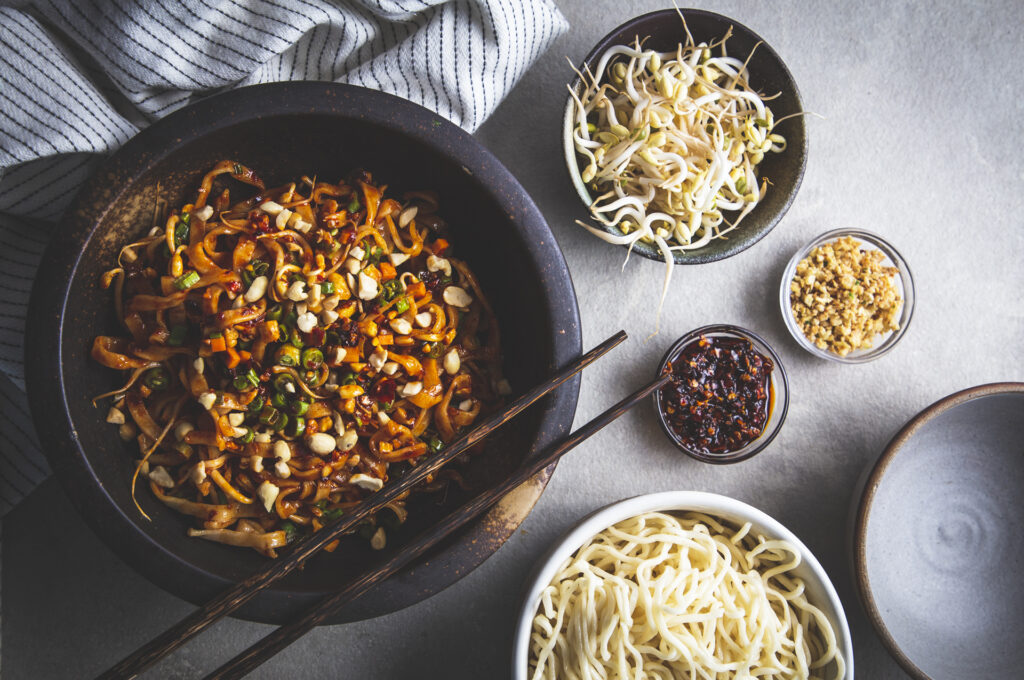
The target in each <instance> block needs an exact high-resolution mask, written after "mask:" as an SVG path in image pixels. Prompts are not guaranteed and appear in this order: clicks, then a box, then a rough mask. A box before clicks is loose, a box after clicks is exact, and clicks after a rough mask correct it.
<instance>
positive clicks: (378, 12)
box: [0, 0, 567, 516]
mask: <svg viewBox="0 0 1024 680" xmlns="http://www.w3.org/2000/svg"><path fill="white" fill-rule="evenodd" d="M0 4H11V3H3V2H2V0H0ZM13 4H14V6H5V7H0V516H3V514H4V513H6V512H7V510H9V509H10V508H11V507H12V506H13V505H14V504H16V503H17V502H18V501H19V500H20V499H21V498H22V497H24V496H25V495H26V494H27V493H28V492H29V491H31V490H32V489H33V488H34V487H35V486H36V485H37V484H38V483H39V482H40V481H42V480H43V479H45V478H46V476H47V475H48V474H49V471H48V469H47V466H46V462H45V460H44V459H43V457H42V455H41V454H40V452H39V446H38V444H37V442H36V438H35V435H34V432H33V429H32V425H31V421H30V419H29V416H28V408H27V404H26V401H25V395H24V392H23V390H24V366H23V363H22V362H23V358H22V357H23V336H24V330H25V314H26V312H27V309H28V297H29V290H30V288H31V285H32V279H33V277H34V275H35V271H36V268H37V267H38V264H39V259H40V257H41V255H42V252H43V249H44V248H45V246H46V243H47V241H48V240H49V238H50V237H51V236H54V235H56V234H58V233H59V228H58V227H56V226H55V225H54V223H53V220H56V219H57V218H58V217H59V216H60V215H61V213H62V212H63V210H64V209H65V207H66V206H67V204H68V202H69V200H70V198H71V197H72V196H73V195H74V193H75V190H76V189H77V187H78V186H79V185H80V184H81V183H82V182H83V181H84V180H85V178H86V177H87V176H88V175H89V173H90V171H91V170H92V168H93V167H94V165H95V162H96V160H97V159H98V158H99V156H101V155H103V154H108V153H110V152H111V151H113V150H114V149H116V148H117V147H119V146H120V145H122V144H124V143H125V142H126V141H127V140H128V139H129V138H130V137H131V136H132V135H134V134H135V133H136V132H138V131H139V130H140V129H141V128H143V127H145V126H146V125H148V124H149V123H150V122H152V121H154V120H156V119H158V118H160V117H162V116H165V115H167V114H168V113H170V112H171V111H174V110H175V109H178V108H180V107H182V106H184V105H186V104H188V103H189V102H190V101H194V100H195V99H197V98H200V97H203V96H205V95H208V94H211V93H215V92H219V91H222V90H225V89H230V88H234V87H241V86H244V85H253V84H256V83H266V82H272V81H280V80H327V81H336V82H343V83H351V84H354V85H362V86H364V87H370V88H374V89H377V90H383V91H385V92H389V93H391V94H395V95H398V96H401V97H405V98H406V99H409V100H412V101H414V102H416V103H418V104H421V105H423V106H425V107H427V108H430V109H432V110H434V111H435V112H437V113H438V114H440V115H442V116H444V117H446V118H448V119H449V120H451V121H452V122H454V123H456V124H458V125H460V126H462V127H463V128H465V129H466V130H468V131H470V132H472V131H474V130H475V129H476V128H477V127H479V126H480V124H481V123H483V122H484V120H486V119H487V117H488V116H489V115H490V114H491V113H492V112H493V111H494V109H495V108H496V107H497V106H498V104H499V103H500V102H501V101H502V99H503V98H504V97H505V95H506V94H508V92H509V90H511V89H512V87H513V86H515V84H516V82H517V81H518V80H519V78H520V77H521V76H522V75H523V73H524V72H525V71H526V69H527V68H529V66H530V65H531V64H532V63H533V61H534V60H535V59H536V58H537V57H538V56H539V55H540V54H541V53H542V52H544V51H545V50H546V49H547V48H548V47H549V46H550V45H551V43H552V42H553V41H554V39H555V38H556V37H558V36H559V35H560V34H561V33H562V32H564V31H565V29H566V28H567V24H566V21H565V19H564V17H563V16H562V14H561V13H560V12H559V11H558V9H557V8H556V7H555V5H554V4H553V3H552V2H551V0H150V1H147V0H39V1H33V2H21V3H13Z"/></svg>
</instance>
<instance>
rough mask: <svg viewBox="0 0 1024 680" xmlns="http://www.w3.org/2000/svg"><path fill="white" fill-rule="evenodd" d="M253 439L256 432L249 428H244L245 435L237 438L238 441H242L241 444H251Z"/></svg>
mask: <svg viewBox="0 0 1024 680" xmlns="http://www.w3.org/2000/svg"><path fill="white" fill-rule="evenodd" d="M255 438H256V431H255V430H254V429H252V428H251V427H247V428H245V434H243V435H242V436H241V437H239V439H241V440H242V443H243V444H248V443H250V442H252V440H253V439H255Z"/></svg>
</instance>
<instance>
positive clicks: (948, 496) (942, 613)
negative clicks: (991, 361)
mask: <svg viewBox="0 0 1024 680" xmlns="http://www.w3.org/2000/svg"><path fill="white" fill-rule="evenodd" d="M1022 490H1024V383H997V384H992V385H982V386H980V387H975V388H972V389H969V390H964V391H962V392H957V393H956V394H953V395H951V396H949V397H946V398H945V399H942V400H940V401H938V402H936V403H935V404H933V405H932V406H930V407H928V408H927V409H925V410H924V411H922V412H921V413H920V414H918V415H917V416H916V417H915V418H914V419H913V420H911V421H910V422H909V423H908V424H907V425H906V426H905V427H904V428H903V429H902V430H901V431H900V432H899V433H898V434H897V435H896V436H895V437H894V438H893V440H892V441H891V442H890V443H889V445H888V446H887V447H886V449H885V451H884V452H883V453H882V455H881V457H880V458H879V459H878V462H877V463H876V464H875V467H874V469H873V470H872V471H871V475H870V477H869V478H868V480H867V484H866V486H865V489H864V493H863V496H862V498H861V502H860V508H859V511H858V513H857V518H856V526H855V533H854V561H855V564H854V567H855V572H856V577H857V585H858V588H859V591H860V596H861V602H862V603H863V605H864V608H865V610H866V612H867V614H868V617H869V618H870V619H871V622H872V623H873V624H874V626H875V628H876V629H877V631H878V633H879V635H880V636H881V638H882V642H883V643H884V644H885V646H886V647H887V648H888V649H889V652H890V653H891V654H892V655H893V657H894V658H895V659H896V661H897V662H899V664H900V665H901V666H902V667H903V668H904V670H906V671H907V672H908V673H909V674H910V675H911V676H913V677H915V678H919V679H930V680H954V679H955V680H961V679H963V678H971V679H972V680H985V679H993V680H995V679H997V678H998V679H999V680H1004V679H1005V678H1019V677H1021V669H1022V668H1024V646H1022V645H1021V644H1020V642H1019V641H1020V638H1021V637H1022V636H1024V616H1022V614H1021V612H1022V611H1024V581H1022V580H1021V578H1020V574H1021V565H1022V564H1024V496H1022V493H1021V492H1022Z"/></svg>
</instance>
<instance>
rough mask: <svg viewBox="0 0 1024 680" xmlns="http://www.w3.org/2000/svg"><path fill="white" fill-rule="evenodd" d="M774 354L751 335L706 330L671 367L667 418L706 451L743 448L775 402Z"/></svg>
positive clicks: (689, 443)
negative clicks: (758, 346)
mask: <svg viewBox="0 0 1024 680" xmlns="http://www.w3.org/2000/svg"><path fill="white" fill-rule="evenodd" d="M773 369H774V365H773V364H772V360H771V359H770V358H768V357H766V356H764V355H763V354H761V353H760V352H758V351H757V350H756V349H754V347H753V346H752V345H751V343H750V341H749V340H747V339H746V338H734V337H715V336H710V337H709V336H701V337H700V338H698V339H697V340H694V341H693V342H691V343H690V344H688V345H686V346H685V347H684V348H683V349H682V350H681V351H680V352H679V354H678V355H677V356H676V357H675V358H673V359H672V360H671V361H670V362H669V363H668V365H667V366H666V368H665V370H666V371H667V372H670V373H672V378H671V380H670V381H669V382H668V384H667V385H665V387H663V388H662V391H661V403H662V409H663V412H664V415H665V420H666V422H667V423H668V425H669V427H670V428H671V429H672V431H673V432H675V434H676V436H677V437H678V438H679V441H680V442H681V443H682V444H683V446H685V447H687V448H689V449H692V450H694V451H697V452H700V453H709V454H723V453H731V452H733V451H738V450H739V449H742V448H743V447H744V446H746V445H747V444H749V443H750V442H752V441H754V440H755V439H757V438H758V437H759V436H761V433H762V432H764V428H765V425H766V424H767V423H768V417H769V415H771V408H772V389H771V374H772V370H773Z"/></svg>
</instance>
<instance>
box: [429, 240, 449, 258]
mask: <svg viewBox="0 0 1024 680" xmlns="http://www.w3.org/2000/svg"><path fill="white" fill-rule="evenodd" d="M430 249H431V250H433V251H434V252H435V253H437V254H438V255H440V254H441V253H443V252H444V251H446V250H448V241H447V239H443V238H439V239H437V240H436V241H434V244H433V245H432V246H430Z"/></svg>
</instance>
